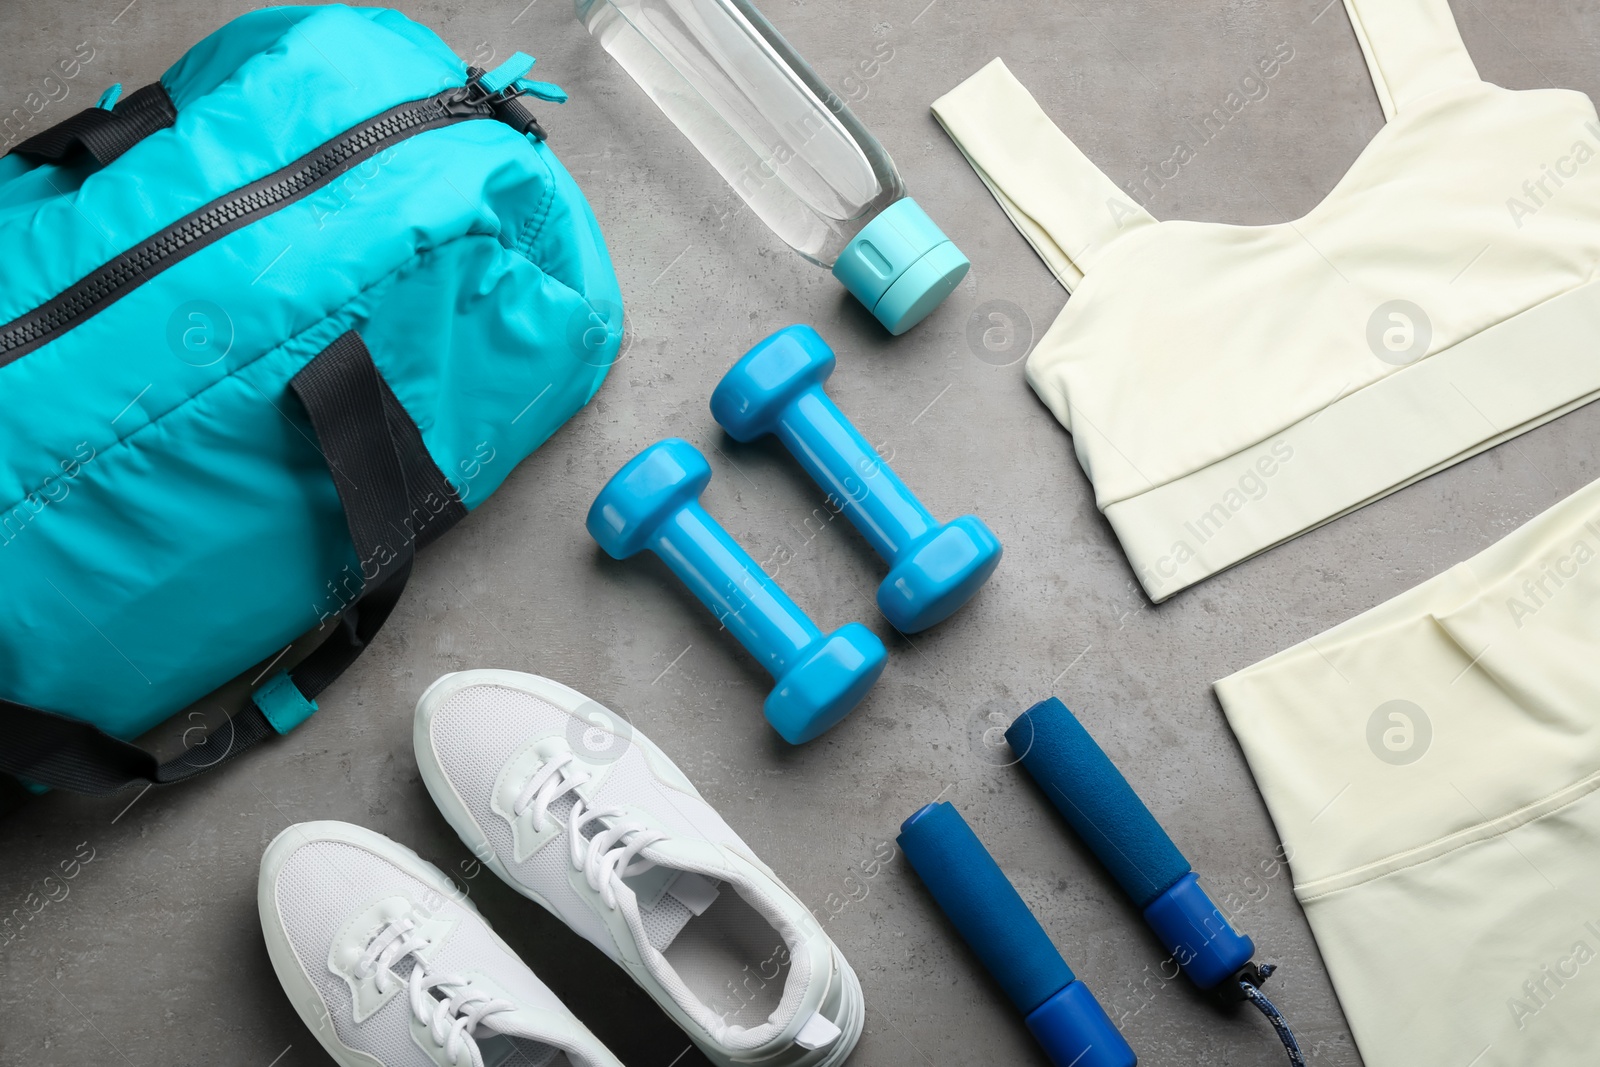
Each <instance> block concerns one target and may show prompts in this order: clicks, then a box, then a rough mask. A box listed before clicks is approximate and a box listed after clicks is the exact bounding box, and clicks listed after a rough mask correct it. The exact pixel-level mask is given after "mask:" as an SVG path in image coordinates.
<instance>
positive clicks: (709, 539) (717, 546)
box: [649, 501, 822, 678]
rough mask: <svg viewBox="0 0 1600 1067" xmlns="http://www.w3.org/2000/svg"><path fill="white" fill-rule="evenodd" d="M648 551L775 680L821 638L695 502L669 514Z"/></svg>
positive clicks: (815, 626) (801, 612)
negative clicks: (669, 570) (657, 557)
mask: <svg viewBox="0 0 1600 1067" xmlns="http://www.w3.org/2000/svg"><path fill="white" fill-rule="evenodd" d="M649 548H650V550H651V551H652V552H654V553H655V554H656V555H657V556H659V557H661V560H662V562H664V563H665V564H666V565H667V566H668V567H670V568H671V569H672V572H673V573H674V574H676V575H677V576H678V577H679V578H680V579H681V580H682V581H683V584H684V585H686V586H688V587H689V589H690V590H691V591H692V592H693V593H694V595H695V596H696V597H698V598H699V599H700V603H702V604H704V605H705V606H706V607H707V608H709V609H710V610H711V613H712V614H713V615H715V616H716V617H717V619H718V621H720V622H721V623H722V624H723V625H724V626H726V627H727V628H728V630H729V632H731V633H732V634H733V636H734V637H737V638H738V639H739V643H740V644H742V645H744V647H745V648H746V649H748V650H749V652H750V654H751V655H753V656H755V657H756V659H757V660H759V661H760V663H761V665H762V666H763V667H765V668H766V669H767V670H768V671H769V672H770V673H771V674H772V676H773V677H774V678H781V677H782V676H783V674H784V672H786V671H787V670H788V669H789V668H790V667H791V666H793V665H794V663H795V662H796V661H797V660H798V659H799V657H800V653H801V652H802V651H803V650H805V649H806V648H808V647H810V646H811V645H812V644H813V643H815V642H816V641H818V640H820V639H821V638H822V631H821V630H820V629H818V628H817V625H816V623H814V622H812V621H811V619H810V617H809V616H807V615H806V613H805V612H803V611H801V610H800V608H799V606H798V605H796V604H795V602H794V601H793V600H790V599H789V595H788V594H787V593H785V592H784V591H783V590H782V589H781V588H779V587H778V583H776V582H774V581H773V580H772V579H771V578H769V577H767V574H766V572H765V571H763V570H762V569H761V567H760V565H758V564H757V563H756V561H755V560H753V559H751V558H750V553H748V552H746V551H745V550H744V549H743V548H741V547H740V546H739V543H738V542H737V541H735V540H734V539H733V538H732V537H731V536H729V534H728V531H726V530H724V529H723V528H722V524H721V523H719V522H717V520H716V519H714V518H712V517H711V515H710V513H709V512H707V511H706V509H705V508H703V507H701V506H700V502H699V501H690V502H689V503H687V504H685V505H684V506H683V507H682V508H680V509H679V510H677V511H676V512H674V513H672V514H671V515H670V516H668V517H667V518H666V519H665V520H664V521H663V522H662V524H661V525H660V526H658V527H657V528H656V529H655V530H654V531H653V532H652V534H651V537H650V541H649Z"/></svg>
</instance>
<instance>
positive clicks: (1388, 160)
mask: <svg viewBox="0 0 1600 1067" xmlns="http://www.w3.org/2000/svg"><path fill="white" fill-rule="evenodd" d="M1345 7H1346V9H1347V10H1348V11H1349V14H1350V19H1351V22H1352V23H1353V24H1354V25H1355V30H1356V35H1357V37H1358V38H1359V39H1360V42H1361V48H1362V51H1363V52H1364V53H1365V55H1366V59H1367V65H1368V67H1369V69H1370V70H1371V72H1372V79H1373V82H1374V84H1375V85H1376V87H1377V91H1378V97H1379V100H1380V101H1381V103H1382V105H1383V111H1384V114H1385V116H1386V117H1387V118H1388V120H1389V121H1388V124H1387V125H1386V126H1385V127H1384V128H1383V129H1382V130H1381V131H1380V132H1379V133H1378V135H1377V136H1376V137H1375V138H1373V140H1372V143H1371V144H1370V145H1368V146H1367V148H1366V150H1365V151H1364V152H1362V153H1361V155H1360V157H1359V158H1358V159H1357V160H1356V161H1355V163H1354V165H1352V166H1351V168H1350V170H1349V172H1348V173H1346V174H1345V176H1344V177H1343V178H1342V179H1340V181H1339V183H1338V185H1336V186H1335V187H1334V189H1333V191H1332V192H1331V193H1329V194H1328V197H1327V199H1326V200H1324V201H1323V202H1322V203H1321V204H1319V205H1318V206H1317V207H1316V208H1315V209H1313V210H1312V211H1311V212H1310V213H1309V214H1307V215H1306V216H1305V217H1304V218H1301V219H1297V220H1295V221H1293V222H1287V223H1282V224H1279V225H1271V226H1228V225H1217V224H1210V223H1196V222H1174V221H1168V222H1157V221H1156V220H1155V219H1154V218H1152V217H1151V216H1150V215H1149V213H1147V212H1146V211H1145V210H1144V209H1143V208H1142V207H1140V206H1139V205H1137V204H1135V203H1134V202H1133V201H1132V200H1130V199H1129V197H1128V195H1127V194H1126V193H1125V192H1123V191H1122V190H1121V189H1119V188H1118V187H1117V186H1116V185H1115V184H1113V183H1112V181H1111V180H1110V179H1109V178H1107V177H1106V176H1105V175H1104V174H1102V173H1101V172H1100V171H1099V170H1098V169H1096V168H1095V166H1094V165H1093V164H1092V163H1090V162H1089V160H1088V159H1087V158H1086V157H1085V156H1084V155H1083V153H1082V152H1080V151H1079V150H1078V149H1077V148H1076V147H1075V146H1074V145H1073V144H1072V142H1071V141H1069V140H1068V139H1067V138H1066V137H1065V136H1064V135H1063V134H1062V133H1061V131H1060V130H1058V129H1057V128H1056V127H1055V125H1054V124H1052V123H1051V121H1050V120H1049V119H1048V118H1047V117H1046V116H1045V114H1044V112H1043V111H1041V110H1040V108H1039V105H1038V104H1037V103H1036V102H1035V101H1034V99H1033V97H1032V96H1030V95H1029V94H1028V91H1027V90H1026V89H1024V88H1023V87H1022V85H1021V84H1020V83H1019V82H1018V81H1017V80H1016V79H1015V78H1014V77H1012V75H1011V72H1010V71H1009V70H1007V69H1006V66H1005V64H1004V63H1002V62H1001V61H1000V60H998V59H996V60H994V61H993V62H991V63H990V64H989V65H988V66H986V67H984V68H983V69H982V70H980V71H979V72H978V73H976V74H974V75H973V76H972V77H971V78H969V79H967V81H965V82H963V83H962V84H961V85H959V86H957V87H956V88H955V89H954V90H952V91H951V92H950V93H948V94H947V95H945V96H944V97H942V98H940V99H939V100H938V101H936V102H935V103H934V105H933V109H934V113H935V114H936V115H937V116H938V118H939V121H940V122H942V123H943V124H944V127H945V129H946V130H947V131H948V132H949V134H950V136H951V137H952V138H953V139H954V140H955V141H956V143H957V144H958V145H959V146H960V148H961V150H962V152H963V153H965V155H966V157H967V159H968V160H969V161H970V162H971V163H972V166H973V168H974V169H975V170H976V171H977V172H978V174H979V176H980V177H981V178H982V179H983V181H984V183H985V184H986V185H987V186H988V187H989V189H990V191H991V192H993V193H994V196H995V199H996V200H998V201H999V202H1000V205H1001V207H1002V208H1004V209H1005V212H1006V214H1007V215H1009V216H1010V217H1011V220H1012V221H1013V222H1014V223H1016V225H1017V228H1018V229H1020V230H1021V231H1022V233H1023V235H1024V236H1026V237H1027V239H1028V240H1029V242H1030V243H1031V244H1032V245H1033V247H1034V248H1035V249H1036V250H1037V251H1038V253H1039V255H1040V256H1042V257H1043V258H1044V260H1045V262H1046V263H1047V264H1049V266H1050V269H1051V270H1052V271H1053V272H1054V273H1055V275H1056V277H1057V278H1058V279H1059V280H1060V281H1061V283H1062V284H1063V285H1064V286H1066V287H1067V288H1068V289H1069V290H1070V291H1071V292H1072V298H1071V299H1070V300H1069V301H1068V302H1067V305H1066V308H1065V309H1064V310H1063V311H1062V312H1061V315H1060V317H1059V318H1057V319H1056V322H1055V324H1054V326H1052V327H1051V328H1050V330H1049V332H1048V333H1047V334H1046V335H1045V336H1044V338H1043V339H1041V341H1040V342H1039V345H1038V347H1037V348H1036V349H1035V350H1034V352H1033V353H1032V355H1031V356H1030V357H1029V359H1028V364H1027V371H1028V381H1029V383H1030V384H1031V385H1032V386H1033V388H1034V390H1035V391H1036V392H1037V393H1038V394H1039V396H1040V397H1041V398H1042V399H1043V400H1044V402H1045V403H1046V404H1047V405H1049V407H1050V409H1051V410H1052V411H1053V412H1054V413H1055V415H1056V417H1057V418H1058V419H1059V420H1060V421H1061V424H1062V425H1063V426H1065V427H1066V428H1067V429H1068V430H1069V431H1071V433H1072V439H1073V445H1074V447H1075V449H1076V452H1077V456H1078V460H1079V462H1080V463H1081V464H1082V465H1083V469H1084V470H1085V471H1086V472H1087V473H1088V475H1089V478H1090V480H1091V481H1092V482H1093V483H1094V490H1095V499H1096V503H1097V504H1098V506H1099V508H1100V510H1101V511H1102V512H1103V513H1104V514H1105V515H1106V517H1107V518H1108V519H1109V520H1110V522H1111V525H1112V527H1113V528H1114V529H1115V531H1116V534H1117V537H1118V538H1119V540H1120V541H1121V542H1122V546H1123V548H1124V550H1125V551H1126V552H1127V554H1128V558H1129V559H1130V561H1131V562H1132V563H1133V565H1134V569H1135V571H1136V572H1137V574H1138V576H1139V580H1140V582H1141V584H1143V586H1144V588H1145V590H1146V592H1148V593H1149V595H1150V597H1151V598H1152V599H1153V600H1156V601H1161V600H1164V599H1166V598H1167V597H1169V596H1171V595H1172V594H1173V593H1175V592H1177V591H1178V590H1180V589H1183V588H1185V587H1186V586H1189V585H1192V584H1193V583H1195V582H1197V581H1199V580H1201V579H1202V578H1205V577H1207V576H1208V575H1211V574H1214V573H1216V572H1217V571H1219V570H1222V569H1223V568H1225V567H1228V566H1231V565H1232V564H1234V563H1237V562H1239V561H1241V560H1244V559H1247V558H1249V557H1250V556H1252V555H1254V554H1256V553H1257V552H1261V551H1264V550H1265V549H1267V548H1270V547H1272V546H1273V545H1276V544H1279V543H1281V542H1283V541H1286V540H1288V539H1289V538H1292V537H1295V536H1297V535H1298V534H1301V533H1303V532H1305V531H1306V530H1309V529H1312V528H1313V527H1316V526H1318V525H1321V524H1322V523H1324V522H1327V521H1329V520H1331V519H1334V518H1337V517H1338V516H1340V515H1343V514H1345V513H1346V512H1349V511H1353V510H1355V509H1356V508H1359V507H1361V506H1363V505H1365V504H1368V503H1370V502H1372V501H1373V500H1376V499H1378V498H1379V497H1382V496H1385V495H1387V494H1388V493H1391V492H1394V491H1395V490H1396V489H1399V488H1401V487H1402V486H1405V485H1408V484H1410V483H1411V482H1414V481H1416V480H1418V479H1420V478H1424V477H1426V476H1427V475H1429V474H1431V473H1433V472H1434V471H1437V470H1441V469H1443V468H1444V467H1447V466H1449V465H1451V464H1453V463H1456V462H1459V461H1460V460H1462V459H1465V458H1467V457H1468V456H1471V455H1474V454H1476V453H1478V452H1480V451H1482V450H1484V449H1486V448H1489V447H1491V446H1493V445H1495V444H1498V443H1499V442H1501V441H1504V440H1507V439H1509V438H1511V437H1514V436H1516V435H1517V434H1520V433H1522V432H1524V431H1525V430H1529V429H1532V428H1533V427H1535V426H1538V425H1540V424H1541V423H1544V422H1547V421H1549V420H1550V419H1553V418H1555V417H1556V416H1558V415H1561V414H1563V413H1565V412H1567V411H1570V410H1572V409H1573V408H1575V407H1578V406H1579V405H1582V404H1586V403H1588V402H1589V401H1590V400H1593V399H1595V398H1596V397H1597V396H1600V282H1597V280H1596V265H1597V263H1600V122H1597V120H1596V115H1595V109H1594V106H1593V104H1591V103H1590V101H1589V99H1588V97H1586V96H1584V95H1583V94H1581V93H1577V92H1572V91H1568V90H1559V89H1541V90H1533V91H1527V92H1513V91H1511V90H1507V89H1503V88H1500V87H1499V86H1496V85H1491V84H1489V83H1487V82H1484V81H1482V80H1480V79H1479V77H1478V73H1477V70H1476V68H1475V67H1474V66H1473V64H1472V60H1471V58H1470V57H1469V56H1468V55H1467V52H1466V49H1465V47H1464V46H1463V45H1462V42H1461V36H1460V34H1459V33H1458V32H1457V30H1456V26H1455V22H1454V19H1453V18H1452V17H1451V14H1450V8H1449V6H1448V4H1447V2H1446V0H1345Z"/></svg>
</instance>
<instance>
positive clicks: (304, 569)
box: [0, 6, 622, 794]
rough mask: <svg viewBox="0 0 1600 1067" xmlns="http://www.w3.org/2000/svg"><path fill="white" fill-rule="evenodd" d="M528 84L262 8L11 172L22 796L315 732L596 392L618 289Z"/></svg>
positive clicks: (9, 563)
mask: <svg viewBox="0 0 1600 1067" xmlns="http://www.w3.org/2000/svg"><path fill="white" fill-rule="evenodd" d="M532 63H533V61H532V59H530V58H529V57H527V56H525V55H523V54H521V53H518V54H517V55H515V56H513V57H512V58H511V59H510V60H507V61H506V62H504V63H502V64H500V65H499V66H497V67H495V68H494V69H493V70H490V71H488V72H483V71H479V70H477V69H476V68H470V67H468V66H467V65H466V64H464V63H463V62H462V61H461V60H460V59H458V58H457V57H456V56H455V55H453V54H452V53H451V51H450V49H449V48H448V47H447V46H446V45H445V44H444V42H443V41H441V40H440V39H439V38H438V37H437V36H435V35H434V33H433V32H432V31H430V30H428V29H426V28H425V27H422V26H419V25H417V24H416V23H413V22H411V21H409V20H408V19H406V18H405V17H404V16H403V15H401V14H399V13H398V12H395V11H388V10H382V9H377V8H348V7H341V6H336V7H293V8H289V7H286V8H269V9H265V10H261V11H256V12H254V13H252V14H249V15H245V16H244V17H242V18H239V19H236V20H234V21H233V22H231V23H229V24H228V25H226V26H224V27H223V28H222V29H220V30H218V31H217V32H216V33H214V34H212V35H211V36H210V37H207V38H206V39H205V40H204V41H201V42H200V43H199V44H198V45H196V46H195V47H194V48H193V49H191V50H190V51H189V53H188V54H187V55H185V56H184V57H183V58H182V59H181V60H179V61H178V63H177V64H176V65H175V66H173V67H172V68H171V69H170V70H168V71H167V72H166V73H165V74H164V75H162V77H161V80H160V81H159V82H157V83H156V84H154V85H150V86H146V87H145V88H142V89H139V90H137V91H135V92H132V93H129V94H127V95H126V96H122V97H120V99H119V98H118V92H119V90H118V89H117V88H116V87H113V89H112V90H110V91H108V92H107V94H106V95H105V96H104V97H102V99H101V101H100V103H99V104H98V105H97V106H96V107H93V108H90V109H88V110H86V111H84V112H81V113H80V114H77V115H74V116H73V117H71V118H68V119H66V120H64V121H62V122H60V123H59V124H57V125H56V126H53V127H51V128H49V129H46V130H43V131H42V132H40V133H37V134H35V135H34V136H32V137H30V138H29V139H28V140H26V141H24V142H22V143H21V144H19V145H17V146H16V147H15V148H14V149H13V150H12V152H11V154H9V155H7V156H6V157H5V158H4V159H0V396H3V397H4V398H5V408H6V411H5V415H4V417H3V418H0V590H3V594H4V595H3V596H0V772H5V773H6V774H9V775H11V776H13V777H15V778H16V779H18V780H19V781H21V782H23V783H26V784H28V785H29V786H31V787H33V788H35V789H37V788H39V787H41V786H54V787H60V788H65V789H71V790H76V791H79V792H85V793H94V794H105V793H110V792H113V791H115V790H118V789H120V788H122V787H123V786H125V785H127V784H129V783H133V782H138V781H149V782H157V783H163V782H173V781H178V780H181V779H184V778H187V777H190V776H192V775H194V774H196V773H199V772H200V771H202V770H205V769H206V768H208V767H211V766H214V765H216V764H218V763H220V762H222V761H223V760H224V759H226V758H229V757H231V756H233V755H236V754H237V753H239V752H241V751H243V750H244V749H246V748H248V747H249V746H250V745H251V744H253V743H255V742H256V741H259V740H261V739H263V738H266V737H270V736H273V735H274V734H281V733H284V732H286V731H288V730H290V729H292V728H293V727H294V726H296V725H297V724H299V723H300V722H301V721H303V720H304V719H305V718H306V717H307V716H308V715H309V714H310V713H311V712H312V711H314V710H316V704H315V703H314V698H315V697H316V695H317V694H318V693H319V692H320V691H321V690H322V689H323V688H325V687H326V686H327V685H328V684H329V683H330V682H331V681H332V680H333V679H334V678H335V677H337V676H338V674H339V672H340V671H342V670H343V669H344V668H345V667H346V666H348V665H349V664H350V663H351V662H352V661H353V660H354V659H355V657H356V656H357V655H358V654H359V653H360V652H361V650H362V649H363V648H364V647H366V646H367V644H369V643H370V642H371V640H372V638H373V636H374V635H375V634H376V632H377V630H378V627H379V626H380V625H381V624H382V623H383V620H384V618H385V617H386V616H387V615H388V614H389V611H390V609H391V608H393V606H394V604H395V602H396V600H397V599H398V598H399V596H400V591H401V589H402V588H403V586H404V585H405V581H406V578H407V576H408V574H409V573H410V570H411V561H412V555H413V553H414V552H415V550H416V549H417V548H419V547H421V546H423V545H425V544H427V543H428V542H430V541H432V540H433V539H434V538H436V537H437V536H439V534H440V533H441V532H443V531H444V530H445V529H447V528H448V527H449V526H450V525H451V524H452V523H454V522H456V521H457V520H459V519H461V518H462V517H463V516H465V515H466V513H467V512H469V511H470V510H472V509H473V508H474V507H476V506H477V505H478V504H479V503H481V502H482V501H483V500H484V499H485V498H487V497H488V496H489V494H491V493H492V492H494V490H495V489H496V488H497V487H498V486H499V485H500V483H501V482H502V481H503V480H504V479H505V477H506V475H507V474H509V473H510V471H511V469H512V467H514V466H515V465H516V464H517V463H518V462H519V461H520V460H521V459H522V458H523V457H525V456H527V455H528V454H529V453H530V452H532V451H533V450H534V449H535V448H538V447H539V445H540V444H542V443H543V442H544V441H545V439H546V438H548V437H549V436H550V435H551V433H553V432H554V431H555V429H556V428H557V427H559V426H560V425H561V424H562V423H563V422H565V421H566V420H567V419H568V418H569V417H571V416H572V415H573V414H574V413H575V412H576V411H578V410H579V409H580V408H581V407H583V405H584V404H585V403H587V402H588V400H589V398H590V397H591V396H593V395H594V392H595V390H596V389H597V388H599V386H600V382H601V380H602V379H603V378H604V377H605V373H606V368H607V367H608V366H609V364H610V363H611V362H612V361H613V360H614V359H615V357H616V353H617V349H618V346H619V343H620V341H621V335H622V305H621V295H620V293H619V292H618V289H617V281H616V276H615V274H614V272H613V270H612V266H611V261H610V258H609V256H608V255H607V252H606V247H605V242H604V241H603V239H602V238H601V236H600V230H599V227H598V225H597V224H596V222H595V219H594V215H593V214H592V212H591V211H590V209H589V206H588V204H587V203H586V202H585V200H584V198H583V194H582V193H581V192H579V190H578V187H577V185H576V184H574V183H573V180H572V178H571V176H570V175H568V173H567V172H566V170H565V169H563V167H562V166H561V164H560V162H558V161H557V159H556V157H555V155H554V154H553V153H552V152H551V151H550V149H549V147H548V146H547V145H546V144H545V142H544V136H545V134H544V130H543V129H542V128H541V127H540V125H539V123H538V120H537V119H536V118H535V115H534V107H535V106H536V104H537V102H538V101H556V102H559V101H561V100H564V99H565V94H564V93H562V91H561V90H560V89H559V88H557V87H556V86H554V85H549V84H547V83H543V82H536V81H531V80H529V79H528V77H527V74H528V70H529V67H531V65H532ZM241 680H242V682H241ZM230 682H231V684H232V686H233V688H234V689H237V688H238V687H239V686H240V685H241V684H243V685H248V686H249V689H248V690H247V692H248V693H249V694H250V695H249V698H248V699H247V700H246V699H243V698H241V700H240V702H239V703H240V709H239V710H238V711H237V713H235V714H233V715H232V716H231V718H230V719H229V720H228V721H227V722H226V724H225V725H217V726H215V728H210V729H207V730H205V731H202V732H194V733H193V736H186V739H185V742H184V749H183V751H182V752H181V753H179V754H176V755H172V756H169V758H167V759H165V760H162V759H159V758H158V757H157V755H156V754H155V753H154V752H153V751H151V750H149V749H146V748H141V747H138V746H136V745H134V744H133V743H131V742H132V741H133V740H134V739H136V738H139V737H140V735H142V734H145V733H146V732H147V731H150V730H152V729H153V728H154V727H156V726H158V725H160V724H162V723H163V722H164V721H166V720H168V719H170V718H171V717H172V716H173V715H175V714H176V713H178V712H179V711H180V710H182V709H184V708H188V707H191V706H192V705H194V704H195V703H196V702H197V701H200V700H202V699H203V698H207V695H208V694H212V693H216V692H220V691H222V690H223V689H224V688H225V687H227V686H228V685H229V683H230ZM184 732H185V734H186V735H188V734H189V733H190V731H187V730H186V731H184ZM164 733H165V731H163V735H164ZM159 747H160V746H152V748H154V749H156V750H159Z"/></svg>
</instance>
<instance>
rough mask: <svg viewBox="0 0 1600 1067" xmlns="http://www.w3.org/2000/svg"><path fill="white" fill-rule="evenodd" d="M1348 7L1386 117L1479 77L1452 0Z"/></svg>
mask: <svg viewBox="0 0 1600 1067" xmlns="http://www.w3.org/2000/svg"><path fill="white" fill-rule="evenodd" d="M1344 7H1345V10H1346V11H1347V12H1349V14H1350V25H1351V26H1353V27H1355V31H1356V40H1358V41H1359V42H1360V43H1361V54H1362V55H1364V56H1366V58H1367V69H1368V70H1369V71H1370V72H1371V73H1372V86H1373V88H1374V89H1376V90H1377V92H1378V102H1379V103H1380V104H1382V105H1383V117H1384V118H1385V119H1393V118H1394V117H1395V115H1396V114H1398V113H1399V111H1400V110H1401V108H1403V107H1404V106H1405V105H1406V104H1407V103H1408V102H1410V101H1412V100H1415V99H1416V98H1417V97H1419V96H1422V95H1424V94H1425V93H1431V92H1433V91H1434V90H1435V89H1442V88H1444V87H1445V86H1447V85H1451V84H1454V83H1459V82H1475V81H1478V80H1479V78H1478V68H1477V67H1476V66H1475V65H1474V64H1473V62H1472V56H1470V55H1468V54H1467V46H1466V45H1465V44H1463V43H1462V40H1461V31H1460V30H1459V29H1457V27H1456V20H1455V16H1454V15H1452V14H1451V13H1450V4H1449V0H1344Z"/></svg>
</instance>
